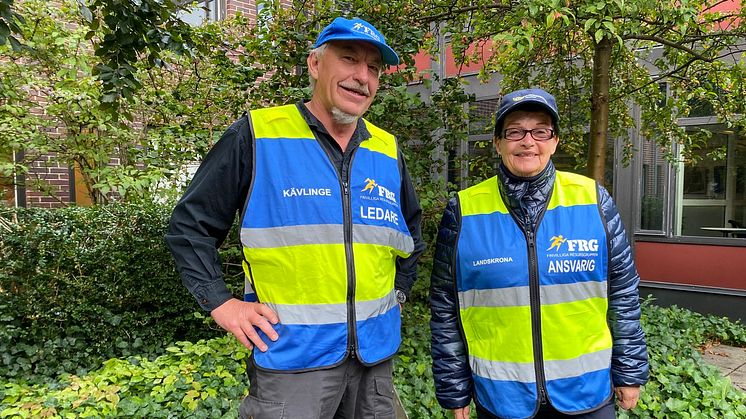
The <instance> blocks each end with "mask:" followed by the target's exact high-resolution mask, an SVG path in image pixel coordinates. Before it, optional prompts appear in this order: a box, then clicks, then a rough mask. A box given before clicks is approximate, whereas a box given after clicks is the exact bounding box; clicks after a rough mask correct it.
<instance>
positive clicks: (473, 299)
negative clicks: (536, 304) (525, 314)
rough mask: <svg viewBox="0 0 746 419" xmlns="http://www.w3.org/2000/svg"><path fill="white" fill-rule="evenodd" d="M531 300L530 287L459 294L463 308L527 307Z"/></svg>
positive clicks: (470, 291)
mask: <svg viewBox="0 0 746 419" xmlns="http://www.w3.org/2000/svg"><path fill="white" fill-rule="evenodd" d="M529 298H530V297H529V292H528V287H512V288H496V289H488V290H476V289H475V290H468V291H462V292H459V293H458V302H459V304H460V306H461V308H469V307H514V306H527V305H529V304H530V302H529Z"/></svg>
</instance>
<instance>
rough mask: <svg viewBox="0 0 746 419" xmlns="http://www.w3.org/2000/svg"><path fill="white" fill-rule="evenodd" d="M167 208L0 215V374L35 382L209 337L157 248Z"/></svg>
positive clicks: (190, 299) (166, 256)
mask: <svg viewBox="0 0 746 419" xmlns="http://www.w3.org/2000/svg"><path fill="white" fill-rule="evenodd" d="M169 214H170V208H168V207H167V206H164V205H156V204H150V205H144V206H143V205H140V206H134V205H123V204H122V205H108V206H100V207H93V208H76V207H71V208H64V209H57V210H44V209H16V210H11V209H3V210H0V221H3V220H4V222H2V224H0V228H2V229H3V233H2V235H1V236H0V258H1V259H2V260H3V263H2V265H0V326H1V328H0V353H2V356H1V357H0V376H1V377H5V378H7V379H14V378H16V379H26V380H37V381H40V380H43V379H44V377H53V376H55V375H58V374H60V373H63V372H77V373H82V372H84V371H85V370H88V369H91V368H96V367H97V366H98V365H99V364H100V362H101V361H103V360H105V359H108V358H113V357H121V356H128V355H131V354H135V353H137V354H140V355H150V356H153V355H155V354H159V353H162V352H163V349H164V345H165V344H168V343H169V342H174V341H177V340H197V339H199V338H206V337H214V336H217V335H216V334H215V333H214V331H211V330H210V328H208V327H205V326H204V324H203V321H202V319H200V318H198V317H197V316H195V315H194V314H193V313H194V312H195V311H196V310H198V309H199V307H198V306H197V304H196V302H195V301H194V298H193V297H192V296H191V295H189V293H188V292H187V291H186V289H185V288H184V287H183V285H182V284H181V281H180V279H179V276H178V274H177V272H176V270H175V268H174V264H173V261H172V258H171V255H170V252H169V251H168V249H167V248H166V246H165V244H164V242H163V235H164V233H165V231H166V226H167V222H168V217H169Z"/></svg>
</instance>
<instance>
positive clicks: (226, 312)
mask: <svg viewBox="0 0 746 419" xmlns="http://www.w3.org/2000/svg"><path fill="white" fill-rule="evenodd" d="M210 315H211V316H212V318H213V319H215V322H216V323H217V324H218V325H219V326H220V327H222V328H223V329H225V330H227V331H229V332H231V333H233V335H234V336H236V339H238V341H239V342H241V343H242V344H243V346H245V347H247V348H249V349H251V348H253V347H254V345H256V347H257V348H258V349H259V350H260V351H262V352H265V351H266V350H267V344H266V343H264V341H263V340H262V339H261V338H260V337H259V334H258V333H256V330H254V326H256V327H258V328H259V329H260V330H261V331H262V332H264V333H265V334H266V335H267V336H269V338H270V339H272V341H276V340H277V338H278V336H277V332H275V330H274V329H273V328H272V325H270V323H272V324H277V322H278V321H279V319H278V318H277V313H275V312H274V311H272V309H270V308H269V307H267V306H266V305H264V304H260V303H247V302H244V301H240V300H238V299H235V298H231V299H230V300H228V301H226V302H224V303H223V304H221V305H220V307H218V308H216V309H215V310H213V311H211V312H210ZM252 343H253V344H252Z"/></svg>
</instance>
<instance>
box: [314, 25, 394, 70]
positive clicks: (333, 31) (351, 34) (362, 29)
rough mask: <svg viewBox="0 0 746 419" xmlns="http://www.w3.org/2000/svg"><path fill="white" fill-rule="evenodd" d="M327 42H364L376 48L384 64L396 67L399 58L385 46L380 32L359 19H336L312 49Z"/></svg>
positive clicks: (325, 29)
mask: <svg viewBox="0 0 746 419" xmlns="http://www.w3.org/2000/svg"><path fill="white" fill-rule="evenodd" d="M329 41H365V42H370V43H371V44H373V45H375V46H377V47H378V50H379V51H381V59H382V60H383V62H384V64H388V65H398V64H399V56H398V55H396V53H395V52H394V50H393V49H391V47H390V46H388V44H386V39H384V37H383V35H381V32H378V30H377V29H376V28H374V27H373V25H371V24H370V23H368V22H366V21H364V20H362V19H360V18H354V19H345V18H343V17H338V18H336V19H334V20H333V21H332V23H330V24H329V25H328V26H327V27H325V28H324V29H323V30H322V31H321V33H320V34H319V37H318V38H316V44H315V45H314V46H313V47H314V48H318V47H320V46H322V45H324V44H325V43H327V42H329Z"/></svg>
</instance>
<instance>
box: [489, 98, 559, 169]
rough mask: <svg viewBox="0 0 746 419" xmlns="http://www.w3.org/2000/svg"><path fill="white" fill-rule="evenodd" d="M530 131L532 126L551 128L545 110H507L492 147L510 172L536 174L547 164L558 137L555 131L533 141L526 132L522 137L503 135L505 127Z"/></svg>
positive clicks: (555, 147)
mask: <svg viewBox="0 0 746 419" xmlns="http://www.w3.org/2000/svg"><path fill="white" fill-rule="evenodd" d="M515 128H518V129H523V130H532V129H536V128H550V129H551V128H553V126H552V118H551V117H550V116H549V114H547V113H545V112H541V111H538V112H535V111H520V110H519V111H514V112H511V113H509V114H508V115H507V116H506V117H505V120H504V122H503V131H502V132H500V133H498V137H496V138H495V140H494V143H495V150H497V154H499V155H500V157H501V158H502V160H503V164H505V167H506V168H507V169H508V171H510V173H512V174H514V175H516V176H519V177H531V176H536V175H538V174H539V173H541V171H542V170H544V168H545V167H547V164H549V160H550V159H551V157H552V154H554V152H555V151H556V150H557V144H559V138H558V137H557V135H556V134H555V135H554V136H553V137H552V138H550V139H548V140H545V141H537V140H535V139H534V137H533V136H532V135H531V134H529V133H526V135H524V136H523V139H520V140H517V141H511V140H507V139H505V138H503V137H504V132H505V130H508V129H515Z"/></svg>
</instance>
